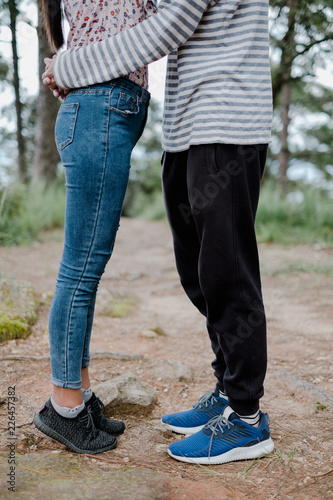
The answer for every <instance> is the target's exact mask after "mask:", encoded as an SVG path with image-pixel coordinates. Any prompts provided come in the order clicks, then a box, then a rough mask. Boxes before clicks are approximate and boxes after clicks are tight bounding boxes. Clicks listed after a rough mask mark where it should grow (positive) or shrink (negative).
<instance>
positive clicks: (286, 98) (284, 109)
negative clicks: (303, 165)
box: [278, 83, 291, 192]
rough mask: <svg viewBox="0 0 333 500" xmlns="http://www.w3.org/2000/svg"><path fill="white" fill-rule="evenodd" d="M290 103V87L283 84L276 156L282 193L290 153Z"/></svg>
mask: <svg viewBox="0 0 333 500" xmlns="http://www.w3.org/2000/svg"><path fill="white" fill-rule="evenodd" d="M290 103H291V87H290V84H288V83H285V84H284V86H283V87H282V91H281V120H282V130H281V132H280V142H281V149H280V152H279V155H278V160H279V163H280V165H279V184H280V187H281V189H282V191H283V192H285V191H286V190H287V187H288V178H287V170H288V167H289V160H290V151H289V144H288V127H289V123H290V117H289V107H290Z"/></svg>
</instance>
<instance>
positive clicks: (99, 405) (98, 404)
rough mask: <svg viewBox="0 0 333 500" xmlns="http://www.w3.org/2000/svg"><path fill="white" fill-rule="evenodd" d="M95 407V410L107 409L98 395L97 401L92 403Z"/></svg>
mask: <svg viewBox="0 0 333 500" xmlns="http://www.w3.org/2000/svg"><path fill="white" fill-rule="evenodd" d="M91 406H92V407H93V410H95V411H101V412H102V411H103V410H104V409H105V406H104V404H103V403H102V401H101V400H100V399H99V398H98V397H97V396H96V399H95V401H94V402H93V404H92V405H91Z"/></svg>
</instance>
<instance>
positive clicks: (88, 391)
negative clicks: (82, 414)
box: [81, 387, 92, 403]
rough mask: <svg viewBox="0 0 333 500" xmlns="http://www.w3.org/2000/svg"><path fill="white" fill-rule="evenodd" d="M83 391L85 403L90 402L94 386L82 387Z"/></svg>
mask: <svg viewBox="0 0 333 500" xmlns="http://www.w3.org/2000/svg"><path fill="white" fill-rule="evenodd" d="M81 392H82V397H83V401H84V403H88V401H89V399H90V398H91V396H92V388H91V387H89V389H81Z"/></svg>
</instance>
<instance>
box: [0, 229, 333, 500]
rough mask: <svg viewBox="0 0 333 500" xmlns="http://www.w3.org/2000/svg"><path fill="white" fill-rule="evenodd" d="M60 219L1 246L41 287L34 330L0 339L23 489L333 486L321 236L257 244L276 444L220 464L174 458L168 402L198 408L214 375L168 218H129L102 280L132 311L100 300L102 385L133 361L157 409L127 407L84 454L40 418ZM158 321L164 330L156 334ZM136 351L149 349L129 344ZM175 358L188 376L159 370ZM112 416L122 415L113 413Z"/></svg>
mask: <svg viewBox="0 0 333 500" xmlns="http://www.w3.org/2000/svg"><path fill="white" fill-rule="evenodd" d="M61 251H62V232H60V231H59V232H58V231H57V232H52V233H47V234H45V235H43V241H42V243H35V244H34V245H32V246H29V247H11V248H1V249H0V273H1V275H2V276H5V277H6V278H14V279H17V280H27V281H29V282H30V283H32V284H33V286H34V287H35V289H36V291H37V294H38V299H39V314H38V321H37V323H36V324H35V325H34V327H33V332H32V334H31V335H30V336H29V337H28V338H26V339H22V340H17V341H15V340H13V341H9V342H5V343H3V344H1V346H0V351H1V378H2V387H1V396H2V400H3V399H4V397H5V396H6V394H7V387H8V386H14V385H15V391H16V396H17V397H18V402H17V407H16V464H15V465H16V469H15V474H16V477H15V481H16V494H15V495H16V498H18V499H21V498H22V499H27V498H29V499H36V500H39V499H42V498H45V496H46V495H47V496H48V498H50V499H51V500H53V499H56V500H58V499H59V500H67V499H79V498H80V499H81V498H87V499H95V500H102V499H111V500H118V499H119V500H127V499H133V500H141V499H145V500H159V499H161V500H178V499H186V500H194V499H195V500H201V499H206V498H209V499H211V500H215V499H224V498H235V499H242V498H258V499H273V498H292V499H293V498H295V499H298V498H300V499H317V498H319V499H329V498H333V461H332V456H333V433H332V430H333V397H332V396H331V394H332V382H333V359H332V352H333V348H332V339H333V337H332V330H333V327H332V325H333V321H332V320H333V286H332V275H333V273H332V271H333V250H332V249H331V248H326V247H323V246H320V245H315V246H295V247H282V246H278V245H268V244H262V245H260V258H261V268H262V284H263V294H264V299H265V305H266V312H267V318H268V349H269V366H268V372H267V377H266V383H265V396H264V398H263V400H262V409H263V410H265V411H267V412H268V413H269V415H270V420H271V433H272V438H273V440H274V442H275V445H276V448H275V451H274V452H273V453H272V454H271V455H270V456H268V457H265V458H263V459H261V460H256V461H248V462H234V463H230V464H225V465H215V466H210V467H205V466H196V465H192V464H183V463H180V462H176V461H174V460H173V459H171V458H170V457H169V456H168V455H167V453H166V449H167V446H168V445H169V444H170V443H171V442H172V441H174V440H175V439H179V436H177V435H176V434H173V433H171V432H166V431H164V430H163V428H162V426H161V425H160V418H161V416H162V415H163V414H165V413H170V412H172V411H177V410H180V409H187V408H190V407H191V405H192V404H193V403H194V402H195V401H196V400H197V399H198V398H199V397H200V396H202V395H203V394H204V393H205V392H207V391H210V390H212V389H213V388H214V376H213V373H212V369H211V367H210V363H211V361H212V353H211V348H210V344H209V340H208V335H207V333H206V330H205V321H204V318H203V317H202V316H201V315H200V314H199V313H198V312H197V311H196V310H195V309H194V307H193V306H192V305H191V304H190V302H189V301H188V299H187V298H186V296H185V295H184V292H183V290H182V288H181V286H180V284H179V281H178V276H177V273H176V270H175V266H174V259H173V251H172V244H171V235H170V232H169V229H168V227H167V225H166V223H165V222H162V221H159V222H145V221H140V220H130V219H123V220H122V223H121V227H120V230H119V233H118V237H117V242H116V246H115V251H114V255H113V257H112V259H111V262H110V263H109V265H108V267H107V270H106V273H105V275H104V276H103V279H102V282H101V285H100V290H101V294H102V290H108V291H109V292H110V293H112V294H113V295H115V296H117V297H120V298H121V299H123V298H124V297H125V298H127V299H128V297H129V298H130V300H132V301H133V302H134V304H135V305H134V307H133V309H132V311H131V312H128V313H127V314H125V315H124V316H123V317H121V318H115V317H112V316H107V315H105V314H101V313H98V314H96V319H95V324H94V332H93V337H92V343H91V352H92V353H96V352H97V351H99V352H103V353H104V355H100V356H99V357H95V358H94V359H93V360H92V364H91V377H92V382H93V385H96V384H97V383H99V382H102V381H105V380H108V379H110V378H112V377H115V376H117V375H120V374H124V373H128V372H131V373H133V374H134V375H135V376H136V377H137V378H139V379H140V380H142V381H143V382H146V383H147V384H149V385H150V386H152V387H155V389H156V391H157V394H158V400H157V404H156V406H155V408H154V409H153V410H152V411H151V412H150V413H148V414H146V415H144V414H132V415H126V414H125V415H122V416H121V417H122V418H123V419H124V420H125V422H126V424H127V430H126V432H125V434H124V435H123V436H121V437H120V438H119V440H118V447H117V448H116V449H115V450H112V451H110V452H108V453H104V454H102V455H97V456H81V455H76V454H73V453H71V452H69V451H67V450H66V449H65V447H64V446H62V445H60V444H58V443H56V442H55V441H53V440H51V439H48V438H46V437H43V435H42V434H41V433H40V432H39V431H37V430H35V429H34V426H33V425H32V419H33V415H34V413H35V412H36V411H37V410H38V408H39V407H40V406H41V405H42V403H43V402H44V401H45V400H46V399H47V398H48V397H49V394H50V391H51V385H50V382H49V373H50V368H49V359H48V355H49V352H48V333H47V319H48V311H49V307H50V302H51V297H52V294H53V289H54V283H55V278H56V274H57V269H58V263H59V260H60V257H61ZM151 329H158V330H157V331H158V333H159V334H155V335H154V334H152V336H149V335H147V331H149V330H151ZM119 353H123V354H130V355H133V354H139V355H141V357H140V356H139V357H136V358H135V357H131V356H127V357H126V356H122V355H119ZM163 360H178V361H181V362H182V363H183V364H184V365H186V366H187V367H189V368H190V369H192V378H191V380H189V381H186V382H184V381H179V380H177V379H175V378H170V375H169V374H167V373H165V374H164V373H163V372H162V373H160V374H158V373H159V372H158V370H157V368H158V363H159V362H161V363H162V361H163ZM0 409H1V410H2V416H1V421H0V426H1V429H2V441H1V449H2V451H1V454H0V471H1V478H0V481H1V486H0V492H1V497H2V498H4V499H7V498H14V497H11V496H10V495H11V494H12V493H11V492H8V491H7V487H8V484H6V481H7V477H6V475H7V474H8V473H9V472H10V469H9V467H10V465H9V464H8V453H9V448H8V447H6V444H8V435H7V434H6V432H5V429H6V428H7V421H8V414H7V405H6V404H3V405H2V406H1V408H0ZM115 416H117V415H116V414H115Z"/></svg>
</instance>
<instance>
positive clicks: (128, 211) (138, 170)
mask: <svg viewBox="0 0 333 500" xmlns="http://www.w3.org/2000/svg"><path fill="white" fill-rule="evenodd" d="M161 128H162V108H161V105H160V103H159V102H157V101H154V100H152V102H151V104H150V109H149V116H148V121H147V126H146V128H145V130H144V133H143V135H142V137H141V139H140V141H139V143H138V145H137V146H136V148H135V149H134V151H133V155H132V169H131V174H130V180H129V184H128V189H127V194H126V198H125V203H124V209H123V214H124V215H126V216H128V217H143V218H145V219H150V220H152V219H159V218H161V217H163V216H164V209H163V202H162V193H161V156H162V149H161Z"/></svg>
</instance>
